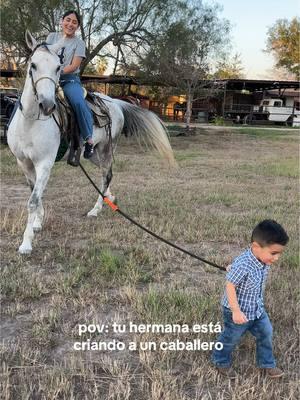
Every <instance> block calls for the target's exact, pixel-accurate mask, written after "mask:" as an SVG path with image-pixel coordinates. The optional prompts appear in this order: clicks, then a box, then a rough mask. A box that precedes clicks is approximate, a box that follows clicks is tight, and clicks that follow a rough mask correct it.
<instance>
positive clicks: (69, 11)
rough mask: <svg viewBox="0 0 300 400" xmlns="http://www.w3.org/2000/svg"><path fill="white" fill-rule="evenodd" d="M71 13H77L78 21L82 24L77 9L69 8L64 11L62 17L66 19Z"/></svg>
mask: <svg viewBox="0 0 300 400" xmlns="http://www.w3.org/2000/svg"><path fill="white" fill-rule="evenodd" d="M71 14H75V15H76V18H77V21H78V25H80V15H79V14H78V12H77V11H75V10H68V11H66V12H65V13H64V15H63V16H62V19H65V18H66V17H67V16H68V15H71Z"/></svg>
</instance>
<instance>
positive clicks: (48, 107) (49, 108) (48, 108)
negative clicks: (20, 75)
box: [39, 100, 56, 116]
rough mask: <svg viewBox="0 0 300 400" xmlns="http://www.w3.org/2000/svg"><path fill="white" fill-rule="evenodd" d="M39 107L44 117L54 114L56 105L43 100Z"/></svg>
mask: <svg viewBox="0 0 300 400" xmlns="http://www.w3.org/2000/svg"><path fill="white" fill-rule="evenodd" d="M39 107H40V110H41V111H42V113H43V114H44V115H47V116H49V115H51V114H52V113H53V112H54V110H55V108H56V104H55V103H54V102H53V101H51V100H42V101H40V102H39Z"/></svg>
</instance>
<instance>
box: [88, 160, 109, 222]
mask: <svg viewBox="0 0 300 400" xmlns="http://www.w3.org/2000/svg"><path fill="white" fill-rule="evenodd" d="M111 180H112V167H111V166H110V168H109V170H108V171H107V170H106V171H104V172H103V174H102V177H101V182H100V191H101V193H103V194H104V196H106V197H108V198H109V200H111V201H114V200H115V197H114V196H113V195H112V194H111V192H110V189H109V184H110V181H111ZM102 207H103V198H102V196H101V195H99V197H98V200H97V202H96V204H95V205H94V207H93V208H92V209H91V211H89V212H88V214H87V216H88V217H97V215H98V213H99V211H101V210H102Z"/></svg>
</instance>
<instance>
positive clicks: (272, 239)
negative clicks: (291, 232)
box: [251, 219, 289, 247]
mask: <svg viewBox="0 0 300 400" xmlns="http://www.w3.org/2000/svg"><path fill="white" fill-rule="evenodd" d="M288 241H289V237H288V235H287V233H286V231H285V230H284V229H283V227H282V226H281V225H280V224H278V223H277V222H276V221H273V220H272V219H265V220H264V221H262V222H260V223H259V224H258V225H256V227H255V228H254V229H253V232H252V236H251V242H257V243H258V244H259V245H260V246H262V247H263V246H269V245H271V244H281V245H282V246H285V245H286V244H287V243H288Z"/></svg>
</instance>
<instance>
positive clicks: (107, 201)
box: [79, 162, 226, 271]
mask: <svg viewBox="0 0 300 400" xmlns="http://www.w3.org/2000/svg"><path fill="white" fill-rule="evenodd" d="M79 166H80V168H81V169H82V171H83V173H84V174H85V176H86V177H87V178H88V180H89V181H90V182H91V184H92V185H93V186H94V188H95V189H96V190H97V192H98V193H99V194H100V196H101V197H102V198H103V201H104V203H105V204H107V205H108V206H109V207H110V208H111V209H112V210H113V211H116V212H118V213H119V214H121V215H122V216H123V217H124V218H125V219H127V220H128V221H130V222H131V223H132V224H134V225H136V226H138V227H139V228H140V229H142V230H143V231H145V232H147V233H148V234H149V235H151V236H153V237H155V238H156V239H158V240H160V241H161V242H163V243H166V244H168V245H169V246H171V247H174V249H177V250H179V251H181V252H182V253H185V254H187V255H189V256H190V257H193V258H196V259H197V260H199V261H202V262H203V263H205V264H208V265H211V266H212V267H214V268H218V269H220V270H221V271H226V268H224V267H221V266H220V265H218V264H215V263H214V262H212V261H208V260H205V259H204V258H202V257H199V256H197V255H196V254H193V253H191V252H190V251H188V250H186V249H183V248H182V247H180V246H177V244H174V243H172V242H170V241H169V240H167V239H164V238H162V237H161V236H159V235H157V234H156V233H154V232H152V231H150V230H149V229H147V228H145V227H144V226H143V225H141V224H139V223H138V222H136V221H135V220H134V219H132V218H131V217H130V216H129V215H127V214H126V213H124V212H123V211H121V210H120V209H119V207H118V206H117V205H116V204H114V203H113V202H112V201H111V200H109V198H108V197H106V196H104V194H103V193H101V191H100V190H99V189H98V187H97V186H96V184H95V183H94V181H93V180H92V179H91V177H90V176H89V174H88V173H87V172H86V170H85V169H84V168H83V166H82V164H81V163H80V162H79Z"/></svg>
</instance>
